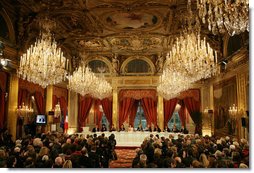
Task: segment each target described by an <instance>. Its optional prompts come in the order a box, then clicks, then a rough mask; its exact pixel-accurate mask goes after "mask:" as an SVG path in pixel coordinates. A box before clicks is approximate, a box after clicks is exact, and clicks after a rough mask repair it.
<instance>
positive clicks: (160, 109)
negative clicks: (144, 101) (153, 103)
mask: <svg viewBox="0 0 254 173" xmlns="http://www.w3.org/2000/svg"><path fill="white" fill-rule="evenodd" d="M163 113H164V110H163V97H161V96H160V95H158V105H157V116H158V119H157V121H158V126H159V127H160V129H161V130H163V129H164V114H163Z"/></svg>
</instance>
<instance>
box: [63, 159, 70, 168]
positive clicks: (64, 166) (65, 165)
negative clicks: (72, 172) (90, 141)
mask: <svg viewBox="0 0 254 173" xmlns="http://www.w3.org/2000/svg"><path fill="white" fill-rule="evenodd" d="M63 168H72V162H71V160H66V161H65V162H64V164H63Z"/></svg>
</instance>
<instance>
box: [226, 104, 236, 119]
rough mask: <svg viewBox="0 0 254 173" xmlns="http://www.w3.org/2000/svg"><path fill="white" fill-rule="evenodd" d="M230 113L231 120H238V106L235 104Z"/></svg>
mask: <svg viewBox="0 0 254 173" xmlns="http://www.w3.org/2000/svg"><path fill="white" fill-rule="evenodd" d="M228 112H229V116H230V117H231V118H236V115H237V112H238V109H237V106H235V104H233V106H231V107H229V110H228Z"/></svg>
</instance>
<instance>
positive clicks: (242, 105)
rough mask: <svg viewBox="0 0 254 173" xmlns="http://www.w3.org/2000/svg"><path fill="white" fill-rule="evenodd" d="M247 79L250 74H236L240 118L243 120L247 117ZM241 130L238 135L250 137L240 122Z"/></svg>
mask: <svg viewBox="0 0 254 173" xmlns="http://www.w3.org/2000/svg"><path fill="white" fill-rule="evenodd" d="M247 81H248V74H247V73H239V74H237V75H236V83H237V107H238V120H239V121H241V118H242V117H245V118H246V113H245V111H246V110H247V99H246V97H247V91H246V88H247ZM240 127H241V128H240V129H241V130H240V131H239V132H238V136H239V137H240V138H248V134H247V129H246V128H243V127H242V124H241V123H240Z"/></svg>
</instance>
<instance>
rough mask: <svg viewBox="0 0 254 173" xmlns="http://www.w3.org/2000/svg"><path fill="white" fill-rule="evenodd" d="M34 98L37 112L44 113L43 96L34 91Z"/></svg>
mask: <svg viewBox="0 0 254 173" xmlns="http://www.w3.org/2000/svg"><path fill="white" fill-rule="evenodd" d="M34 98H35V103H36V106H37V109H38V113H39V114H44V113H45V110H44V99H43V96H42V94H41V93H40V92H37V91H36V92H35V95H34Z"/></svg>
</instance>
